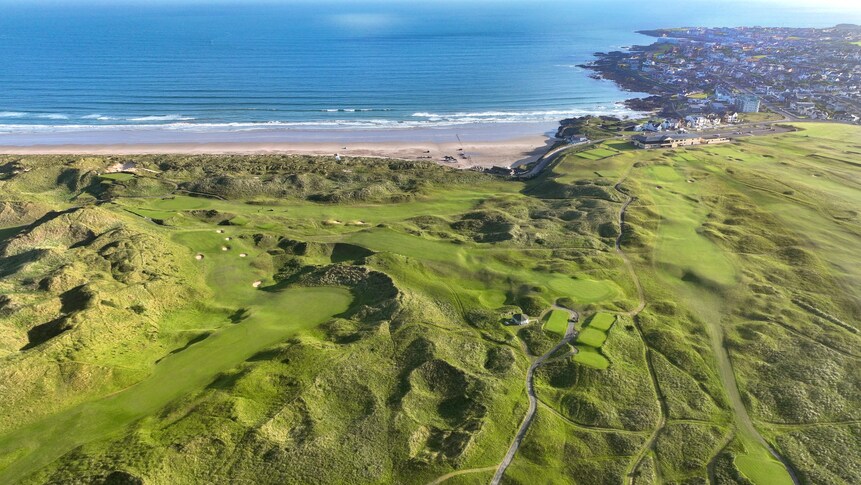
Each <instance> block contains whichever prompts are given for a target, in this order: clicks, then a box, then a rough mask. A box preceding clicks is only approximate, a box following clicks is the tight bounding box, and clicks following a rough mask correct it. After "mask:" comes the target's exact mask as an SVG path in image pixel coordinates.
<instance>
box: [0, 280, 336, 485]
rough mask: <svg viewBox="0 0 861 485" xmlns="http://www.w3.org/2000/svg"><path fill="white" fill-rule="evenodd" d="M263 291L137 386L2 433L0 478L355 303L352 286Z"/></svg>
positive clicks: (112, 427)
mask: <svg viewBox="0 0 861 485" xmlns="http://www.w3.org/2000/svg"><path fill="white" fill-rule="evenodd" d="M249 288H250V285H249ZM233 289H235V288H233ZM227 293H228V294H229V295H231V297H233V298H236V297H238V295H235V294H232V293H233V292H232V291H230V290H228V291H227ZM258 293H259V296H257V297H256V298H255V299H254V300H255V301H256V305H254V306H252V308H253V310H252V311H253V313H252V316H251V317H250V318H248V319H247V320H245V321H244V322H242V324H240V325H234V326H230V327H226V328H224V329H222V330H220V331H217V332H215V333H214V334H213V335H212V336H210V337H208V338H206V339H205V340H203V341H202V342H200V343H197V344H195V345H193V346H191V347H189V348H188V349H186V350H184V351H182V352H179V353H177V354H174V355H171V356H168V357H166V358H165V359H164V360H162V361H160V362H159V363H158V364H156V365H155V366H154V367H153V369H152V374H151V375H150V377H148V378H146V379H145V380H143V381H142V382H140V383H138V384H137V385H135V386H133V387H130V388H128V389H127V390H125V391H122V392H119V393H117V394H114V395H112V396H109V397H106V398H104V399H100V400H97V401H93V402H90V403H85V404H82V405H79V406H76V407H74V408H71V409H70V410H68V411H65V412H63V413H61V414H58V415H55V416H51V417H48V418H46V419H44V420H41V421H37V422H36V423H34V424H32V425H30V426H25V427H23V428H20V429H18V430H16V431H14V432H12V433H8V434H6V435H3V436H0V463H6V466H5V467H4V469H3V470H2V472H0V481H3V482H7V483H11V482H14V481H17V480H19V479H21V478H22V477H23V476H24V475H25V474H26V473H28V472H31V471H33V470H34V469H37V468H38V467H41V466H44V465H45V464H47V463H49V462H50V461H52V460H54V459H56V458H58V457H60V456H62V455H63V454H64V453H66V452H68V451H71V450H72V449H73V448H75V447H76V446H80V445H82V444H85V443H88V442H90V441H93V440H97V439H104V438H107V437H109V436H111V435H112V434H114V433H117V432H119V431H120V430H122V429H123V427H124V426H126V425H128V424H130V423H131V422H133V421H134V420H136V419H139V418H141V417H143V416H146V415H148V414H150V413H153V412H155V411H157V410H159V409H160V408H162V407H163V406H165V405H167V404H168V403H170V402H171V401H172V400H174V399H177V398H178V397H180V396H182V395H184V394H187V393H189V392H193V391H195V390H197V389H200V388H202V387H203V386H204V385H206V384H207V383H209V382H210V381H211V380H212V379H213V378H214V377H215V376H216V375H217V374H218V373H219V372H224V371H227V370H229V369H231V368H232V367H234V366H235V365H237V364H239V363H241V362H243V361H245V360H247V359H248V358H250V357H251V356H253V355H254V354H255V353H257V352H259V351H260V350H263V349H265V348H267V347H269V346H271V345H273V344H275V343H278V342H281V341H283V340H284V339H285V338H286V337H287V336H289V335H294V334H296V333H297V332H300V331H302V330H307V329H309V328H312V327H313V326H314V325H317V324H319V323H321V322H323V321H324V320H325V319H327V318H329V317H331V316H332V315H334V314H337V313H340V312H343V311H345V310H346V309H347V307H348V305H349V303H350V295H349V293H347V292H346V291H344V290H341V289H336V288H305V289H295V290H286V291H283V292H278V293H266V292H258ZM209 324H210V323H208V322H207V323H204V325H209ZM58 436H63V437H64V439H61V440H60V439H56V438H57V437H58Z"/></svg>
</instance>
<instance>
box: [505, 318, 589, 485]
mask: <svg viewBox="0 0 861 485" xmlns="http://www.w3.org/2000/svg"><path fill="white" fill-rule="evenodd" d="M553 308H554V309H556V310H563V311H566V312H568V314H569V315H570V318H569V319H568V328H567V329H566V330H565V337H563V338H562V340H561V341H560V342H559V343H558V344H556V346H555V347H553V348H552V349H550V350H549V351H548V352H547V353H545V354H544V355H542V356H540V357H538V358H536V359H535V360H534V361H532V364H531V365H530V366H529V369H527V371H526V396H527V397H528V398H529V407H528V409H527V410H526V416H524V417H523V421H522V422H521V423H520V429H518V430H517V434H516V435H514V440H513V441H512V442H511V446H510V447H509V448H508V452H507V453H506V454H505V457H504V458H503V459H502V462H500V464H499V467H497V469H496V473H495V474H494V475H493V479H492V480H491V481H490V483H491V485H499V482H500V481H501V480H502V476H503V475H505V470H506V469H508V466H509V465H511V461H512V460H514V455H516V454H517V450H518V449H520V443H521V442H522V441H523V438H524V437H525V436H526V432H527V431H528V430H529V426H530V425H531V424H532V420H533V419H534V418H535V411H536V409H537V408H538V397H537V396H536V395H535V385H534V383H535V379H534V377H535V369H537V368H538V367H540V366H541V365H543V364H544V363H545V362H546V361H547V359H548V358H549V357H550V356H551V355H553V354H554V353H555V352H556V351H558V350H559V349H561V348H563V347H564V346H566V345H568V343H569V342H570V341H571V340H573V339H574V337H576V336H577V332H576V331H575V330H574V324H575V323H576V320H579V319H580V314H579V313H577V312H576V311H574V310H569V309H567V308H563V307H560V306H557V305H554V306H553Z"/></svg>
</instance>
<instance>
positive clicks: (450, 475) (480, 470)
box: [427, 466, 496, 485]
mask: <svg viewBox="0 0 861 485" xmlns="http://www.w3.org/2000/svg"><path fill="white" fill-rule="evenodd" d="M493 470H496V467H495V466H486V467H484V468H467V469H465V470H457V471H454V472H451V473H446V474H445V475H443V476H441V477H439V478H437V479H436V480H434V481H432V482H428V483H427V485H438V484H440V483H442V482H444V481H446V480H448V479H449V478H454V477H456V476H460V475H468V474H470V473H483V472H491V471H493Z"/></svg>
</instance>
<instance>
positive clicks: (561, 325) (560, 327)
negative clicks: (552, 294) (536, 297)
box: [544, 310, 568, 335]
mask: <svg viewBox="0 0 861 485" xmlns="http://www.w3.org/2000/svg"><path fill="white" fill-rule="evenodd" d="M567 329H568V312H566V311H563V310H551V311H550V314H549V315H548V317H547V321H546V322H545V323H544V330H546V331H548V332H553V333H555V334H558V335H565V331H566V330H567Z"/></svg>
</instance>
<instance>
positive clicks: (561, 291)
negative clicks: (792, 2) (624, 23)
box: [0, 122, 861, 483]
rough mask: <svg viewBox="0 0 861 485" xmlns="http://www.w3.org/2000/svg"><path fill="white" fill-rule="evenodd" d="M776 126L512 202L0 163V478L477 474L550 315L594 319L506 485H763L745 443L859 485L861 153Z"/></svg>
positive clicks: (822, 136)
mask: <svg viewBox="0 0 861 485" xmlns="http://www.w3.org/2000/svg"><path fill="white" fill-rule="evenodd" d="M586 124H589V123H588V122H587V123H586ZM799 126H800V127H801V128H803V130H802V131H799V132H795V133H786V134H781V135H776V136H766V137H752V138H748V139H745V140H743V141H739V142H737V143H734V144H731V145H721V146H714V147H700V148H696V149H685V150H677V151H672V152H670V151H667V152H661V151H653V152H643V151H633V150H624V149H622V148H623V147H621V146H620V145H619V142H618V141H617V140H612V141H609V142H606V143H605V145H606V146H604V147H600V146H599V147H597V148H592V149H591V150H597V151H598V152H596V153H594V154H592V155H591V156H592V157H593V158H596V159H594V160H590V159H586V158H582V157H580V156H577V155H576V153H572V154H570V155H567V156H564V157H562V158H561V160H560V161H559V162H558V163H557V164H556V165H555V166H554V167H552V169H551V170H550V171H549V172H547V173H546V174H543V175H541V176H540V177H537V178H536V179H535V180H532V181H529V182H526V183H522V182H503V181H500V180H497V179H494V178H491V177H484V176H482V175H480V174H475V173H464V172H456V171H452V170H446V169H442V168H440V167H436V166H433V165H430V164H409V163H405V162H381V161H378V160H373V161H369V160H360V159H349V160H345V161H344V162H343V163H341V164H336V163H334V162H333V161H332V160H328V159H313V158H308V157H274V156H273V157H270V156H260V157H157V156H151V157H139V158H137V159H136V160H135V161H136V163H137V164H138V165H139V166H140V167H142V168H150V169H153V170H157V171H159V172H160V173H159V174H158V175H153V176H152V177H150V176H146V177H134V178H133V179H127V180H113V181H111V183H106V181H105V180H104V179H100V178H99V177H98V176H97V174H98V173H101V172H102V171H103V170H104V169H105V168H106V167H107V166H110V165H113V164H114V163H116V162H117V160H114V159H111V158H110V157H105V158H93V157H90V158H86V157H85V158H79V159H75V158H74V157H72V158H69V157H62V158H60V157H23V158H22V157H14V159H13V158H10V157H0V170H2V173H3V177H2V180H0V191H2V193H3V198H4V201H3V202H2V203H0V204H2V205H0V237H2V238H3V240H2V242H0V272H2V278H0V354H2V361H0V392H2V395H3V396H4V400H3V402H2V403H0V411H2V413H0V414H2V418H0V478H2V481H4V482H5V481H9V482H15V481H18V480H16V479H17V478H21V477H27V478H26V480H28V481H30V482H33V483H45V482H51V483H68V482H74V481H78V482H96V483H100V482H105V481H112V480H113V481H116V480H125V481H135V480H138V479H140V480H144V481H148V482H154V483H162V482H185V483H195V482H202V481H216V482H238V481H255V482H266V483H288V482H293V483H305V482H313V481H324V482H331V483H337V482H349V483H392V482H397V483H426V482H428V481H431V480H433V479H435V478H436V477H439V476H441V475H443V474H445V473H448V472H451V471H454V470H464V469H471V468H485V467H488V466H493V465H495V464H497V463H498V461H499V459H500V457H501V456H502V455H503V454H504V453H505V451H506V450H507V448H508V446H509V445H510V442H511V438H512V436H513V435H514V432H515V429H516V427H517V425H518V423H519V422H520V419H521V418H522V416H523V413H524V412H525V409H526V399H525V395H524V388H523V377H524V374H525V372H526V368H527V366H528V364H529V358H530V356H529V355H528V354H527V352H524V351H523V347H524V346H525V347H526V348H527V349H528V351H529V352H528V353H531V354H541V353H543V352H546V351H547V350H548V349H549V348H550V347H552V345H554V344H555V343H556V342H558V334H556V336H551V335H548V334H547V333H546V332H545V330H549V331H550V333H551V334H553V333H554V328H556V331H562V326H561V324H562V323H563V322H561V318H562V317H565V316H566V315H564V313H563V315H562V317H554V313H551V314H550V316H549V317H548V321H547V322H545V324H544V326H543V328H542V325H541V324H540V323H536V324H531V325H529V326H527V327H526V328H522V329H515V328H510V327H505V326H503V325H502V322H503V321H504V320H505V318H506V317H508V316H510V315H511V314H513V313H516V312H519V311H526V310H527V309H528V311H529V312H531V313H535V316H539V315H540V314H541V313H543V312H544V311H546V310H547V309H548V308H549V305H550V303H551V302H554V301H559V302H563V301H564V304H565V305H566V307H572V308H573V309H576V310H577V311H580V312H581V313H582V314H584V315H594V316H593V317H591V319H588V320H587V321H586V322H585V323H584V326H583V327H582V328H581V330H582V333H581V338H582V339H584V340H589V342H587V343H588V344H590V345H593V346H590V345H587V343H582V342H581V343H578V344H577V347H578V350H579V352H578V353H576V354H574V355H571V354H570V353H569V354H565V353H564V352H560V354H559V355H557V356H555V359H551V360H550V361H548V362H547V363H546V364H545V365H543V366H541V367H539V368H538V369H537V371H536V373H535V388H536V392H537V395H538V398H539V400H540V403H539V408H538V415H537V418H536V420H535V422H534V423H533V426H532V427H531V428H530V431H529V433H528V434H527V436H526V439H525V440H524V442H523V446H522V448H521V450H520V452H519V453H518V455H517V456H516V457H515V460H514V462H513V464H512V467H511V468H510V470H509V473H508V474H507V475H506V478H507V479H508V480H512V481H520V482H530V483H531V482H534V481H541V482H552V483H561V482H566V481H583V482H588V483H603V482H612V483H618V482H619V481H623V480H624V479H625V477H626V476H627V474H629V473H634V474H635V475H636V476H637V477H638V479H637V481H638V482H646V481H648V480H649V479H652V480H657V478H658V477H660V478H661V479H662V480H666V481H673V482H676V483H697V482H701V481H704V480H707V479H708V477H709V476H710V470H709V464H710V463H711V464H713V466H712V468H711V471H713V472H714V474H715V476H716V477H718V479H719V481H726V482H727V483H730V482H743V481H744V480H745V479H748V480H755V481H762V480H766V478H765V476H766V475H768V476H769V478H768V480H773V481H774V483H785V481H786V478H787V477H786V475H785V474H784V473H783V471H782V468H781V467H780V466H779V465H778V464H777V462H775V461H774V459H772V458H771V457H770V455H769V454H768V452H767V450H766V449H765V448H764V447H763V446H762V444H761V441H760V440H759V437H761V438H762V439H763V440H765V441H766V442H768V443H769V444H770V445H771V446H772V447H773V448H774V449H775V450H776V451H777V452H778V453H780V454H781V455H782V456H784V457H786V458H787V459H788V460H789V461H790V462H791V463H792V464H793V467H794V468H795V470H796V472H797V473H798V474H799V476H800V477H802V479H803V480H805V481H807V482H811V483H832V482H845V483H855V482H859V481H861V475H859V473H861V472H859V470H858V467H856V466H853V464H854V463H856V462H858V460H857V459H855V458H856V457H855V455H854V454H853V453H854V451H855V449H857V448H859V447H857V446H852V445H853V444H854V443H855V441H857V440H856V437H857V435H858V429H856V428H857V422H858V420H859V419H861V415H859V414H858V411H857V410H858V409H861V406H859V405H858V404H859V402H861V395H859V392H858V388H859V386H858V376H857V372H854V371H853V370H854V369H857V368H858V365H859V358H861V355H859V353H858V350H857V349H858V348H859V344H861V335H859V332H861V329H857V328H856V326H857V322H858V321H859V316H860V315H861V308H859V303H858V301H857V297H856V295H855V293H856V292H855V291H854V289H855V288H858V287H859V286H861V263H859V260H858V258H857V254H856V252H857V251H856V249H855V248H857V247H858V237H859V236H858V235H859V234H861V227H859V224H861V222H859V212H858V209H857V208H858V207H860V206H861V196H859V194H861V183H859V182H858V180H861V177H859V175H858V170H859V166H858V164H857V160H856V158H857V154H858V153H861V135H859V130H858V129H857V128H853V127H845V126H840V125H832V124H829V125H815V124H802V125H799ZM594 128H596V129H597V128H598V126H597V125H595V127H594ZM607 147H609V148H607ZM602 150H607V151H612V152H613V156H609V155H608V154H607V153H606V152H604V151H602ZM616 152H618V154H616ZM602 155H603V156H606V158H600V159H597V157H600V156H602ZM225 174H231V176H233V178H234V180H226V179H225V176H226V175H225ZM620 181H621V182H622V189H623V190H624V191H625V193H627V194H630V195H632V196H635V197H636V201H635V202H634V203H633V204H632V205H631V206H630V207H629V210H628V213H627V214H626V218H625V222H626V225H625V228H624V234H623V237H622V246H623V248H624V250H625V252H626V254H628V255H629V257H630V258H631V262H632V265H633V269H634V271H635V272H636V274H637V276H638V277H639V280H640V281H641V283H642V285H643V288H644V291H645V297H646V309H645V310H644V311H643V312H642V313H640V314H639V315H637V316H636V318H630V317H628V316H627V312H629V311H630V310H632V309H633V308H635V306H636V303H637V298H636V289H635V286H634V284H633V281H632V280H631V278H630V274H629V273H628V271H627V269H626V267H625V266H624V265H623V262H622V260H621V259H620V258H619V257H618V255H616V254H615V252H614V250H613V243H614V241H615V237H616V235H618V234H619V227H618V224H617V222H616V221H617V217H618V211H619V209H620V208H621V204H622V201H624V200H625V199H626V197H625V196H623V195H622V194H620V193H618V192H616V190H615V189H614V188H613V186H614V184H616V183H617V182H620ZM185 191H192V192H199V193H198V194H189V193H188V192H185ZM210 191H212V192H210ZM202 193H206V194H208V195H206V194H202ZM139 195H146V197H147V198H139V197H137V196H139ZM219 197H220V198H219ZM96 202H98V204H96ZM218 231H223V232H218ZM225 238H230V240H227V239H225ZM222 248H225V250H222ZM198 254H199V255H201V256H202V257H203V258H202V259H196V258H195V255H198ZM240 254H242V255H244V256H245V257H240ZM257 281H259V282H261V284H260V286H259V287H258V288H255V287H254V286H253V285H252V283H255V282H257ZM336 314H337V315H336ZM616 315H618V317H616ZM616 318H617V320H615V319H616ZM554 319H558V320H560V321H558V322H556V321H555V320H554ZM551 320H554V323H551ZM614 321H615V323H613V322H614ZM608 329H609V332H611V333H610V338H606V332H607V331H608ZM597 347H600V348H597ZM811 355H812V356H815V357H816V358H815V359H811V358H810V356H811ZM729 362H732V365H729ZM653 382H657V386H655V385H653ZM735 390H737V392H735ZM661 416H663V418H664V420H663V422H664V425H663V426H662V427H661V428H660V429H658V430H657V433H656V441H655V443H654V446H653V447H652V448H650V449H645V450H644V449H643V446H644V445H645V443H646V440H647V439H648V438H649V437H650V436H652V434H653V433H654V432H655V431H656V427H657V426H658V424H659V422H661V420H660V419H659V417H661ZM61 431H62V432H61ZM732 436H734V437H735V438H734V439H730V438H731V437H732ZM58 437H61V438H58ZM639 456H642V457H643V459H642V460H638V461H636V462H635V458H636V457H639ZM212 463H224V464H225V465H224V466H223V467H220V468H218V469H217V470H213V469H212V467H211V464H212ZM486 478H487V474H476V475H463V476H459V477H456V478H455V479H457V480H463V481H471V480H479V481H481V480H486Z"/></svg>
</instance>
